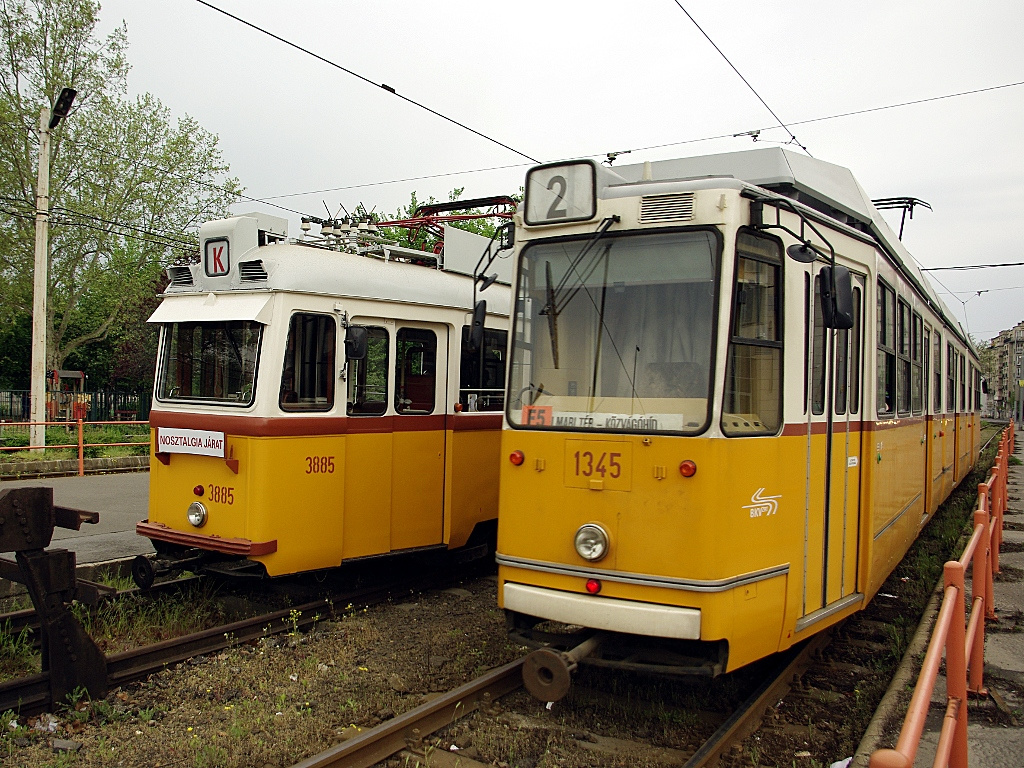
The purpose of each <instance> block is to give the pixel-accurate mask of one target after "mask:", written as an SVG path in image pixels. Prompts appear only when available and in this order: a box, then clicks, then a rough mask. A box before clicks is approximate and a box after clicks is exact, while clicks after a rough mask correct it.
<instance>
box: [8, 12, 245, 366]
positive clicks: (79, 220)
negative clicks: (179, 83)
mask: <svg viewBox="0 0 1024 768" xmlns="http://www.w3.org/2000/svg"><path fill="white" fill-rule="evenodd" d="M99 10H100V6H99V3H97V2H96V1H95V0H0V35H2V40H0V46H2V48H0V53H2V57H3V61H2V62H0V322H3V323H10V322H12V321H15V320H17V319H18V318H21V317H23V316H24V315H25V314H30V313H31V307H32V272H33V252H34V251H33V249H34V245H33V243H34V236H35V235H34V232H35V230H34V222H33V217H34V210H35V185H36V168H37V154H38V136H37V127H38V122H39V112H40V108H41V107H42V106H44V105H49V106H50V107H51V108H52V106H53V103H54V101H55V100H56V97H57V95H58V94H59V93H60V90H61V89H62V88H64V87H70V88H75V89H76V90H77V91H78V96H77V98H76V100H75V109H73V110H72V113H71V115H70V116H69V117H68V118H67V119H66V120H65V121H64V122H62V123H61V124H60V126H59V127H58V128H57V129H56V130H54V131H53V136H52V139H51V161H50V210H51V227H50V255H49V258H50V269H49V281H50V284H49V294H48V295H49V298H48V303H47V327H48V329H49V330H48V333H47V355H46V360H47V366H46V367H47V368H61V367H63V364H64V362H65V361H66V360H67V359H68V357H69V356H70V355H75V356H76V357H81V356H82V355H83V354H85V353H86V350H87V349H88V348H89V346H90V345H95V344H96V343H98V342H101V341H104V340H106V339H108V337H109V336H110V335H111V333H112V332H120V331H123V329H124V327H125V326H126V325H132V324H137V323H140V322H142V321H144V320H145V318H144V317H139V316H137V315H136V316H135V317H131V311H132V310H134V311H135V312H136V313H137V312H139V311H140V308H142V307H144V306H145V305H146V301H145V299H146V298H147V297H149V296H151V295H152V291H153V286H154V284H155V283H156V282H157V281H158V280H159V279H160V275H161V272H162V270H163V268H164V267H165V266H166V265H167V264H168V263H170V262H171V261H173V259H174V257H175V256H176V255H180V254H181V253H182V252H186V253H194V252H197V238H196V231H197V228H198V225H199V224H200V223H202V222H203V221H206V220H209V219H214V218H220V217H223V216H225V215H226V214H227V209H228V206H229V205H230V203H232V202H233V201H234V200H235V199H236V198H237V194H238V193H239V192H240V191H241V188H240V187H239V184H238V181H237V179H233V178H231V179H225V178H224V177H225V175H226V174H227V172H228V166H227V164H226V163H225V162H224V161H223V159H222V157H221V152H220V149H219V147H218V139H217V136H216V135H214V134H212V133H210V132H209V131H207V130H205V129H204V128H202V127H201V126H200V125H199V124H198V123H197V122H196V121H195V120H193V119H192V118H190V117H188V116H185V117H183V118H180V119H178V120H176V121H175V120H173V119H172V117H171V115H170V111H169V110H168V109H167V107H165V106H164V105H163V104H161V102H160V101H159V99H157V98H156V97H154V96H152V95H150V94H148V93H147V94H143V95H141V96H138V97H136V98H130V97H128V95H127V75H128V64H127V60H126V58H125V51H126V48H127V29H126V27H125V26H124V25H123V24H122V26H121V27H119V28H118V29H116V30H115V31H114V32H113V33H111V34H110V35H109V36H108V37H107V38H106V39H105V40H100V39H98V38H97V36H96V24H97V22H98V14H99Z"/></svg>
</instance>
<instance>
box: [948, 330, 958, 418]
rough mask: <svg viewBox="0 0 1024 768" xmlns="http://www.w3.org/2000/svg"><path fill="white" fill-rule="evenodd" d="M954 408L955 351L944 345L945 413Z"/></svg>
mask: <svg viewBox="0 0 1024 768" xmlns="http://www.w3.org/2000/svg"><path fill="white" fill-rule="evenodd" d="M955 410H956V352H954V351H953V345H952V344H947V345H946V413H953V411H955Z"/></svg>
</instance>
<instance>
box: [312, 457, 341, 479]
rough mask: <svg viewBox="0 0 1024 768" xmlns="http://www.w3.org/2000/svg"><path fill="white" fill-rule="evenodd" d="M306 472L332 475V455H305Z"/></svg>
mask: <svg viewBox="0 0 1024 768" xmlns="http://www.w3.org/2000/svg"><path fill="white" fill-rule="evenodd" d="M306 474H307V475H333V474H334V457H333V456H307V457H306Z"/></svg>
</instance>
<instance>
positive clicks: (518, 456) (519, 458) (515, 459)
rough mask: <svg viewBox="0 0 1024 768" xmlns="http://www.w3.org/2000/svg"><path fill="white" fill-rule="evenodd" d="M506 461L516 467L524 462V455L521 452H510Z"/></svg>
mask: <svg viewBox="0 0 1024 768" xmlns="http://www.w3.org/2000/svg"><path fill="white" fill-rule="evenodd" d="M508 460H509V461H511V462H512V463H513V464H515V465H516V466H517V467H518V466H520V465H521V464H522V463H523V462H524V461H526V454H525V453H523V452H522V451H512V453H510V454H509V455H508Z"/></svg>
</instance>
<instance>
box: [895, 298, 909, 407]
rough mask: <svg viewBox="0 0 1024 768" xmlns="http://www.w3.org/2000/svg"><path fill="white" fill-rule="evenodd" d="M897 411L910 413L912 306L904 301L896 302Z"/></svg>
mask: <svg viewBox="0 0 1024 768" xmlns="http://www.w3.org/2000/svg"><path fill="white" fill-rule="evenodd" d="M896 312H897V319H896V359H897V361H898V362H897V363H896V388H897V397H896V410H897V412H898V413H899V414H900V415H904V414H908V413H910V388H911V387H910V384H911V374H910V336H911V332H910V305H909V304H907V302H905V301H903V299H898V300H897V302H896Z"/></svg>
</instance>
